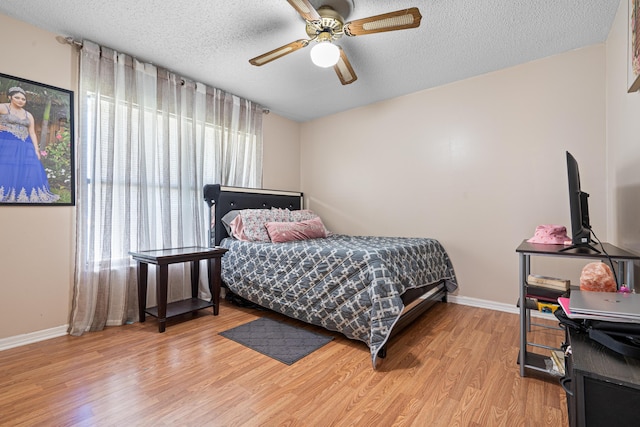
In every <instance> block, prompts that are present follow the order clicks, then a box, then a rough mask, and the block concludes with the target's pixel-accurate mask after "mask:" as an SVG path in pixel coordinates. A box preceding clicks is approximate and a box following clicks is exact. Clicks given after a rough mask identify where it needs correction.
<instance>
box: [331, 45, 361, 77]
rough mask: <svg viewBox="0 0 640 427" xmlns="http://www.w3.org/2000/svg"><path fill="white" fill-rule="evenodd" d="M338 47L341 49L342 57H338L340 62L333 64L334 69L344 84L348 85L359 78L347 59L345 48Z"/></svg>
mask: <svg viewBox="0 0 640 427" xmlns="http://www.w3.org/2000/svg"><path fill="white" fill-rule="evenodd" d="M338 49H340V58H339V59H338V63H337V64H336V65H334V66H333V69H334V70H335V71H336V74H337V75H338V78H339V79H340V82H341V83H342V84H343V85H348V84H351V83H353V82H355V81H356V80H358V76H356V73H355V72H354V71H353V68H352V67H351V64H350V63H349V60H348V59H347V54H346V53H344V50H342V48H341V47H340V46H338Z"/></svg>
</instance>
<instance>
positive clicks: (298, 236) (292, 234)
mask: <svg viewBox="0 0 640 427" xmlns="http://www.w3.org/2000/svg"><path fill="white" fill-rule="evenodd" d="M265 227H266V228H267V233H269V237H270V238H271V241H272V242H274V243H284V242H290V241H292V240H306V239H317V238H320V237H327V233H326V231H325V228H324V224H323V223H322V220H321V219H320V218H319V217H318V218H313V219H309V220H306V221H298V222H267V223H266V224H265Z"/></svg>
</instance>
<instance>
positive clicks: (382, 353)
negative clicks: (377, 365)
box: [378, 344, 387, 359]
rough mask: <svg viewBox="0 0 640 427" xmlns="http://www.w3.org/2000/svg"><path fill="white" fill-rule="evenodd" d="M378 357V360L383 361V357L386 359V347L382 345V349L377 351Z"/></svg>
mask: <svg viewBox="0 0 640 427" xmlns="http://www.w3.org/2000/svg"><path fill="white" fill-rule="evenodd" d="M378 357H379V358H380V359H384V358H385V357H387V345H386V344H385V345H383V346H382V348H380V350H378Z"/></svg>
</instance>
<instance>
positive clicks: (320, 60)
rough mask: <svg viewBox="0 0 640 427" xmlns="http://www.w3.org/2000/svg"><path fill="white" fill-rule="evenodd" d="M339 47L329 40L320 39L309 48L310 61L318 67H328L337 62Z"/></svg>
mask: <svg viewBox="0 0 640 427" xmlns="http://www.w3.org/2000/svg"><path fill="white" fill-rule="evenodd" d="M338 59H340V49H339V48H338V46H336V45H335V44H333V43H331V42H329V41H321V42H319V43H318V44H316V45H315V46H313V47H312V48H311V61H313V63H314V64H315V65H317V66H318V67H322V68H329V67H333V66H334V65H336V64H337V63H338Z"/></svg>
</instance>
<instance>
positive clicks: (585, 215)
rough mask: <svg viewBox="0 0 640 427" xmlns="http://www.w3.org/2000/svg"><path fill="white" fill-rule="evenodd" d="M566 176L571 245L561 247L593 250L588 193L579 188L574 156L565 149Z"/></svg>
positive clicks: (576, 164) (576, 163)
mask: <svg viewBox="0 0 640 427" xmlns="http://www.w3.org/2000/svg"><path fill="white" fill-rule="evenodd" d="M567 176H568V180H569V208H570V211H571V243H572V245H571V246H567V247H566V248H564V249H562V250H563V251H566V250H569V249H576V250H578V251H595V252H598V253H600V251H599V250H597V249H596V248H595V247H593V246H591V224H590V222H589V194H588V193H585V192H584V191H582V189H581V188H580V171H579V168H578V162H577V161H576V159H575V157H573V156H572V155H571V153H569V152H568V151H567Z"/></svg>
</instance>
